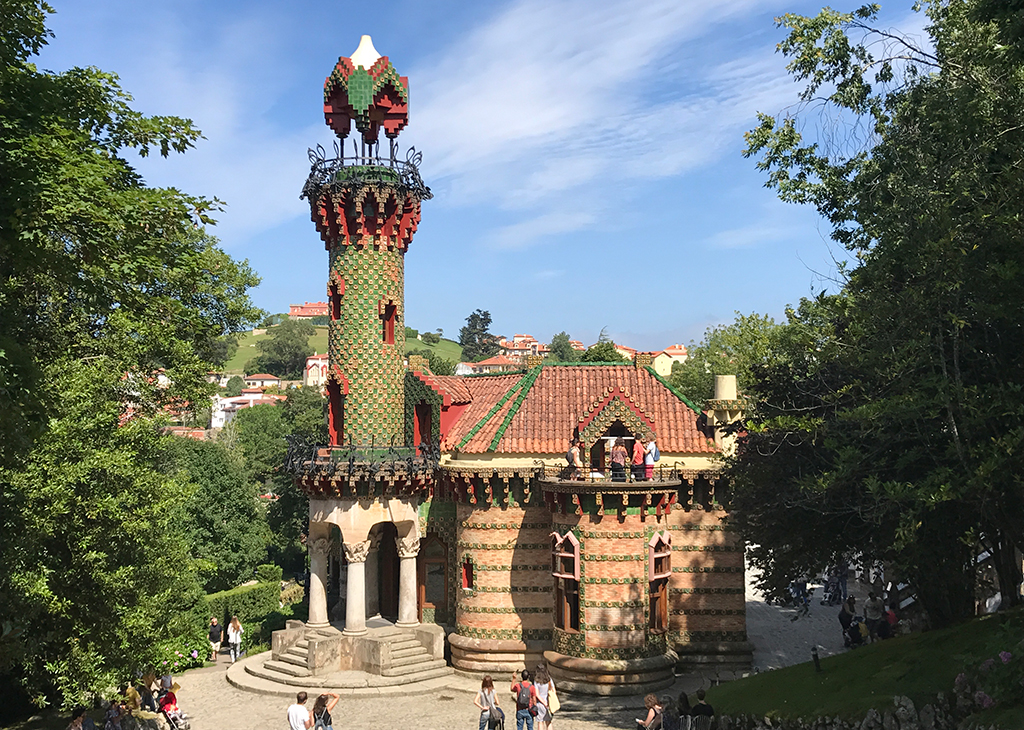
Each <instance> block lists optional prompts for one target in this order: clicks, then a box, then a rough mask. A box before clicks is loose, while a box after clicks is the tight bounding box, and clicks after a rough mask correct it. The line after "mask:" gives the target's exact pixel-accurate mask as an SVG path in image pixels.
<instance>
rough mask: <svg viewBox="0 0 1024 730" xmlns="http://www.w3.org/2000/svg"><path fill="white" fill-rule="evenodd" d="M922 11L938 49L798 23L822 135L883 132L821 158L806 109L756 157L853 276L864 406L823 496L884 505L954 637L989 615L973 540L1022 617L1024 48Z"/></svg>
mask: <svg viewBox="0 0 1024 730" xmlns="http://www.w3.org/2000/svg"><path fill="white" fill-rule="evenodd" d="M922 7H923V8H924V11H925V12H926V13H927V15H928V26H927V33H928V34H929V35H930V39H929V40H930V43H929V44H928V45H927V46H920V45H917V44H915V42H914V41H913V39H911V38H908V37H905V36H902V35H900V34H899V33H898V32H893V31H892V30H891V29H889V28H884V29H878V28H875V27H873V25H872V24H873V23H874V22H875V14H876V12H877V7H875V6H865V7H864V8H861V9H859V10H858V11H855V12H854V13H838V12H836V11H832V10H830V9H826V10H823V11H822V12H821V13H819V14H818V15H817V16H815V17H813V18H807V17H802V16H796V15H787V16H785V17H784V18H783V19H782V20H781V21H780V23H781V24H782V25H783V26H785V27H786V28H787V29H788V31H789V35H788V37H787V38H786V40H785V41H783V43H782V44H780V49H781V50H782V51H783V53H784V54H785V55H786V56H787V57H788V58H789V59H790V64H789V69H790V71H791V73H792V74H793V75H794V76H795V77H796V78H797V79H799V80H802V81H804V82H806V87H805V90H804V92H803V96H802V98H803V100H804V102H805V103H807V104H812V103H813V104H814V106H815V109H814V111H813V114H814V118H815V119H818V120H825V119H837V120H841V122H840V123H841V124H842V125H843V128H844V129H849V128H860V129H869V130H870V132H871V133H870V134H867V135H855V136H849V137H843V136H841V135H837V134H836V130H835V129H824V130H821V131H820V132H819V134H818V136H819V138H820V139H822V140H826V141H827V142H828V143H827V144H822V143H816V142H808V141H805V140H804V139H803V137H802V135H801V133H800V131H799V130H800V128H801V121H802V119H803V117H804V110H798V112H797V113H796V114H795V115H788V116H786V117H780V118H774V117H769V116H764V115H763V116H762V117H761V123H760V126H759V127H758V128H757V129H755V130H753V131H751V132H749V133H748V135H747V141H748V150H747V154H748V155H760V156H761V159H760V161H759V163H758V166H759V167H760V168H761V169H762V170H764V171H765V172H766V173H767V174H768V184H769V185H771V186H772V187H775V188H776V189H777V190H778V192H779V195H780V197H782V198H783V199H784V200H788V201H792V202H797V203H807V204H811V205H814V206H815V207H816V208H817V209H818V211H819V212H820V213H821V214H822V215H823V216H824V217H826V218H827V219H828V220H829V221H830V223H831V224H832V226H833V232H832V236H833V238H834V239H835V240H836V241H838V242H839V243H841V244H842V245H844V246H846V247H847V248H848V249H849V250H850V252H851V253H852V254H853V255H854V256H855V257H856V266H855V267H853V268H852V269H849V270H848V271H847V270H845V269H844V270H843V273H844V274H846V275H847V276H848V283H847V285H846V287H845V290H846V292H847V293H848V295H849V299H850V308H849V310H848V312H847V313H846V316H847V318H848V322H849V325H848V326H849V329H850V331H851V332H852V333H853V335H852V336H850V337H847V338H844V343H845V346H846V347H845V349H844V350H843V351H842V353H840V355H841V357H842V358H843V361H844V363H845V367H846V368H847V370H849V371H850V374H849V375H848V376H847V379H845V380H840V381H838V382H836V383H834V384H833V387H834V388H835V389H836V391H837V393H839V394H842V395H844V396H846V395H848V396H849V397H855V398H856V400H854V401H852V402H846V401H843V402H841V403H839V404H838V406H835V407H836V408H837V411H836V418H837V419H842V422H843V426H844V427H843V428H836V429H833V430H831V431H829V434H830V436H831V438H832V439H833V441H832V442H831V451H832V453H834V457H833V458H832V459H831V460H829V461H827V462H826V463H824V464H822V465H821V466H820V468H819V472H818V473H817V474H816V475H815V478H816V481H817V482H818V483H820V485H821V487H820V488H819V489H821V490H826V491H831V490H837V491H841V492H843V493H847V494H848V493H854V494H857V495H862V496H863V497H864V499H865V501H870V502H872V503H874V505H875V508H874V514H875V515H876V518H875V519H874V521H873V522H872V523H871V524H873V525H875V526H877V527H878V528H879V531H878V534H879V535H882V536H887V537H888V539H889V540H890V541H891V543H892V545H893V549H894V550H895V551H896V557H895V561H896V563H897V564H898V565H899V566H900V569H901V570H903V571H905V574H906V575H907V576H908V577H909V578H910V579H911V580H912V581H913V582H914V584H915V587H916V588H917V589H918V595H919V597H920V598H921V599H922V602H923V603H924V604H925V605H926V607H927V608H928V611H929V614H930V616H931V618H932V620H933V622H934V623H936V624H944V623H950V622H953V621H956V620H958V619H960V618H962V617H964V616H966V615H969V614H970V613H971V611H972V610H973V602H972V595H971V590H970V586H971V585H972V584H973V560H972V555H971V552H970V549H969V548H970V546H971V545H972V544H975V542H974V541H975V540H980V541H981V542H982V543H983V544H984V545H986V546H987V547H989V548H990V549H991V550H992V551H993V555H994V557H995V562H996V566H997V570H998V571H999V575H1000V583H1001V585H1002V586H1003V587H1004V589H1003V591H1002V593H1003V595H1004V597H1005V601H1004V605H1012V604H1013V603H1015V602H1017V601H1018V600H1019V597H1018V592H1017V589H1016V586H1017V585H1018V584H1019V582H1020V565H1019V562H1017V561H1016V560H1015V559H1014V558H1013V557H1011V556H1012V555H1013V553H1014V550H1015V549H1018V550H1019V549H1020V548H1022V547H1024V527H1022V525H1024V482H1022V480H1021V479H1020V478H1019V476H1018V475H1019V474H1020V473H1021V467H1022V465H1024V464H1022V459H1024V456H1022V454H1024V448H1022V447H1024V400H1022V399H1020V398H1016V397H1013V396H1008V394H1011V393H1020V392H1024V362H1022V360H1021V358H1020V357H1019V352H1020V351H1021V348H1022V347H1024V308H1022V307H1020V301H1021V300H1022V297H1024V276H1021V274H1020V272H1021V261H1022V259H1021V255H1020V242H1021V240H1024V221H1022V219H1021V217H1020V215H1019V211H1020V209H1021V206H1022V204H1024V200H1022V197H1024V184H1022V183H1024V179H1022V177H1024V159H1022V158H1024V128H1022V126H1021V125H1020V108H1021V104H1022V103H1024V65H1022V54H1021V53H1020V52H1019V48H1018V47H1016V46H1014V47H1007V46H1004V45H1002V43H1001V42H1000V41H1001V40H1004V39H1016V40H1017V41H1019V38H1020V34H1019V30H1020V25H1019V22H1018V21H1019V17H1018V15H1017V14H1015V13H1006V12H1005V7H1003V9H1001V8H1000V6H998V5H997V4H993V3H991V2H979V1H978V0H973V1H967V2H959V3H940V2H928V3H923V4H922ZM875 41H882V43H875ZM876 54H880V55H876ZM822 105H824V106H825V107H826V108H827V111H826V112H825V113H823V112H822V110H821V109H820V107H821V106H822ZM790 415H791V416H793V417H796V416H797V414H790ZM748 453H749V452H748ZM780 458H782V457H781V456H780ZM806 478H810V476H809V475H808V476H807V477H806ZM809 489H811V485H808V484H804V485H803V489H802V490H801V492H800V494H807V495H808V496H811V495H814V494H815V493H814V492H813V491H811V492H808V491H807V490H809ZM818 496H820V495H818ZM888 519H893V520H894V521H895V522H894V524H893V525H890V526H886V524H885V521H886V520H888ZM754 539H756V537H755V538H754ZM875 542H876V543H877V542H880V540H875ZM965 546H966V547H965Z"/></svg>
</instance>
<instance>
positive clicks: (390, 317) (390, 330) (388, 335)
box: [383, 304, 398, 345]
mask: <svg viewBox="0 0 1024 730" xmlns="http://www.w3.org/2000/svg"><path fill="white" fill-rule="evenodd" d="M397 314H398V306H397V305H395V304H386V305H385V306H384V331H383V336H384V344H385V345H393V344H395V318H396V316H397Z"/></svg>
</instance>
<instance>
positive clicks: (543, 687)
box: [533, 663, 555, 730]
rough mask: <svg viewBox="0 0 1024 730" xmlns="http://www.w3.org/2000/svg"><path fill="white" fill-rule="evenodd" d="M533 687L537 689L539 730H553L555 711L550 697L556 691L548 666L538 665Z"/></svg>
mask: <svg viewBox="0 0 1024 730" xmlns="http://www.w3.org/2000/svg"><path fill="white" fill-rule="evenodd" d="M533 686H534V687H536V688H537V726H538V730H551V721H552V720H553V719H554V711H553V710H552V709H551V704H550V697H551V694H552V693H553V692H554V691H555V682H554V680H553V679H551V675H550V674H548V667H547V665H546V664H543V663H542V664H538V665H537V671H536V672H535V674H534V683H533Z"/></svg>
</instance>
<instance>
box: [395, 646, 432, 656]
mask: <svg viewBox="0 0 1024 730" xmlns="http://www.w3.org/2000/svg"><path fill="white" fill-rule="evenodd" d="M421 654H423V655H425V656H430V652H428V651H427V650H426V649H424V648H423V647H422V646H410V647H409V648H408V649H392V650H391V657H392V658H393V659H401V658H402V657H407V656H419V655H421Z"/></svg>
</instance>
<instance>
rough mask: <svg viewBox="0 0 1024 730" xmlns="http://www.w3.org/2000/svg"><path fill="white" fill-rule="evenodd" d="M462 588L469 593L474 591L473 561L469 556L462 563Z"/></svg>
mask: <svg viewBox="0 0 1024 730" xmlns="http://www.w3.org/2000/svg"><path fill="white" fill-rule="evenodd" d="M462 587H463V588H464V589H465V590H467V591H471V590H473V561H472V560H470V559H469V556H468V555H467V556H466V559H465V560H463V561H462Z"/></svg>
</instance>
